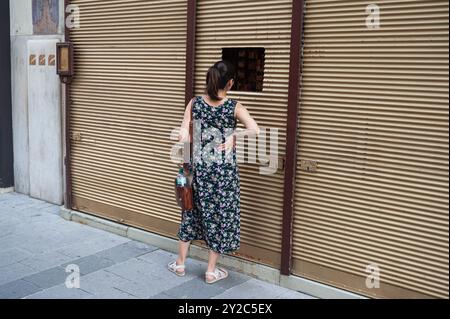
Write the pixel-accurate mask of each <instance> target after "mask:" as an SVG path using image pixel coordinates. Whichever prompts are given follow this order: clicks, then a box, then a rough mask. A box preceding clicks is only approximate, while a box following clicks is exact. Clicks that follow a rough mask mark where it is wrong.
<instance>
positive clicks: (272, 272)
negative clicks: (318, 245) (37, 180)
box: [59, 206, 366, 299]
mask: <svg viewBox="0 0 450 319" xmlns="http://www.w3.org/2000/svg"><path fill="white" fill-rule="evenodd" d="M59 215H60V216H61V217H62V218H64V219H65V220H67V221H72V222H76V223H80V224H83V225H88V226H90V227H94V228H97V229H101V230H105V231H107V232H110V233H113V234H116V235H119V236H122V237H126V238H129V239H131V240H136V241H139V242H143V243H146V244H148V245H151V246H155V247H158V248H160V249H163V250H166V251H169V252H172V253H175V254H176V253H178V241H177V240H175V239H172V238H168V237H164V236H161V235H158V234H155V233H151V232H148V231H144V230H141V229H137V228H134V227H131V226H126V225H122V224H119V223H116V222H113V221H110V220H107V219H104V218H100V217H96V216H93V215H90V214H85V213H81V212H78V211H73V210H69V209H67V208H65V207H64V206H63V207H61V209H60V213H59ZM189 257H191V258H195V259H199V260H202V261H207V260H208V250H207V249H205V248H202V247H199V246H196V245H192V246H191V248H190V252H189ZM218 263H220V264H221V265H223V266H226V267H229V268H232V269H234V270H237V271H239V272H241V273H243V274H245V275H248V276H251V277H254V278H256V279H259V280H262V281H266V282H269V283H271V284H275V285H279V286H281V287H284V288H288V289H291V290H295V291H298V292H301V293H304V294H307V295H310V296H313V297H316V298H320V299H366V297H364V296H361V295H357V294H354V293H352V292H348V291H345V290H342V289H338V288H334V287H331V286H328V285H324V284H321V283H318V282H315V281H312V280H309V279H306V278H301V277H297V276H284V275H281V274H280V271H279V270H277V269H275V268H271V267H269V266H265V265H260V264H257V263H254V262H251V261H248V260H244V259H241V258H237V257H234V256H228V255H222V256H220V257H219V260H218Z"/></svg>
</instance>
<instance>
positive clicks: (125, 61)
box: [71, 0, 187, 236]
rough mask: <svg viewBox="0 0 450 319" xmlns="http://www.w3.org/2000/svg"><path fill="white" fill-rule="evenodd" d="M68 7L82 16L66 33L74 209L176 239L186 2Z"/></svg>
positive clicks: (96, 1)
mask: <svg viewBox="0 0 450 319" xmlns="http://www.w3.org/2000/svg"><path fill="white" fill-rule="evenodd" d="M71 3H72V4H75V5H78V6H79V7H80V10H81V28H79V29H75V30H72V31H71V40H72V41H73V42H74V45H75V67H76V78H75V81H74V83H73V84H72V94H71V100H72V106H71V134H72V138H73V140H72V144H73V145H72V153H71V157H72V178H73V181H72V183H73V203H74V204H73V206H74V208H75V209H78V210H81V211H86V212H90V213H94V214H96V215H100V216H103V217H106V218H110V219H113V220H118V221H120V222H122V223H125V224H129V225H134V226H138V227H141V228H144V229H148V230H152V231H155V232H158V233H162V234H166V235H170V236H174V235H175V234H176V231H177V227H178V224H179V219H180V213H179V209H178V208H177V206H176V204H175V201H174V196H173V184H172V183H173V177H174V174H175V172H176V166H175V165H174V164H173V163H171V161H170V151H171V147H172V144H173V142H172V141H170V132H171V131H172V130H173V129H174V128H177V127H178V126H179V124H180V123H181V120H182V115H183V113H184V108H185V70H186V32H187V31H186V28H187V20H186V19H187V2H186V1H183V0H179V1H178V0H175V1H172V0H165V1H142V0H141V1H138V0H112V1H100V0H73V1H72V2H71ZM168 101H171V102H170V104H168V103H167V102H168Z"/></svg>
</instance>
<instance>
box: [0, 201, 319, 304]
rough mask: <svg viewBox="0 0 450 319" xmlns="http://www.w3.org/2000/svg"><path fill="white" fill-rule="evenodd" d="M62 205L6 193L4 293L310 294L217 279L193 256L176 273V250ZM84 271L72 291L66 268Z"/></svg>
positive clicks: (1, 232) (1, 246) (1, 259)
mask: <svg viewBox="0 0 450 319" xmlns="http://www.w3.org/2000/svg"><path fill="white" fill-rule="evenodd" d="M59 210H60V207H58V206H55V205H52V204H49V203H46V202H43V201H40V200H36V199H32V198H30V197H28V196H24V195H20V194H17V193H8V194H0V299H7V298H8V299H19V298H30V299H42V298H43V299H84V298H87V299H130V298H131V299H136V298H138V299H146V298H147V299H148V298H150V299H209V298H220V299H222V298H223V299H253V298H260V299H272V298H282V299H308V298H311V297H310V296H307V295H305V294H302V293H299V292H296V291H292V290H289V289H286V288H283V287H279V286H276V285H272V284H269V283H266V282H263V281H260V280H257V279H254V278H251V277H248V276H245V275H242V274H240V273H238V272H233V271H230V278H228V280H226V281H223V282H220V283H218V284H216V285H206V284H205V283H204V281H203V276H204V272H205V270H206V263H204V262H201V261H197V260H194V259H189V260H188V261H187V263H186V266H187V275H186V276H185V277H183V278H180V277H177V276H175V275H174V274H172V273H170V272H168V270H167V269H166V265H167V264H168V263H169V262H170V261H172V260H174V258H176V256H175V255H174V254H172V253H170V252H167V251H164V250H161V249H159V248H157V247H152V246H149V245H146V244H143V243H140V242H136V241H133V240H130V239H128V238H124V237H120V236H118V235H114V234H111V233H108V232H106V231H103V230H99V229H95V228H91V227H89V226H85V225H81V224H77V223H74V222H69V221H66V220H64V219H63V218H61V217H60V216H59V215H58V214H59ZM73 265H76V266H77V267H79V270H80V276H81V277H80V288H75V289H69V288H67V287H66V280H67V278H68V276H70V275H71V274H70V273H68V272H66V270H68V269H71V267H73Z"/></svg>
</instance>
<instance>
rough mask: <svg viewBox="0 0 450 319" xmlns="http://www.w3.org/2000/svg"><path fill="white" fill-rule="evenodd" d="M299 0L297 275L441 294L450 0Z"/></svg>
mask: <svg viewBox="0 0 450 319" xmlns="http://www.w3.org/2000/svg"><path fill="white" fill-rule="evenodd" d="M306 3H307V10H306V21H305V22H306V24H305V57H304V77H303V96H302V102H301V103H300V105H301V106H300V107H301V112H300V133H299V134H300V137H299V141H300V143H299V153H298V156H299V171H298V174H297V182H296V183H297V184H296V196H295V222H294V257H295V263H294V268H295V270H294V273H295V274H298V275H301V276H306V277H309V278H312V279H315V280H318V281H323V282H327V283H331V284H333V285H336V286H339V287H344V288H347V289H350V290H353V291H360V292H362V293H364V294H368V295H371V296H377V297H417V296H430V297H444V298H448V1H446V0H445V1H444V0H439V1H436V0H434V1H397V0H396V1H376V2H375V3H377V4H379V7H380V9H381V28H380V29H379V30H368V29H366V27H365V19H366V14H365V8H366V6H367V5H368V4H371V3H372V1H330V0H308V1H306ZM305 159H306V160H317V161H318V163H319V168H318V171H317V172H316V173H306V172H303V171H300V160H305ZM370 263H375V264H377V265H378V266H379V268H380V271H381V287H380V289H367V288H366V286H365V280H366V276H367V275H368V273H366V266H367V265H368V264H370Z"/></svg>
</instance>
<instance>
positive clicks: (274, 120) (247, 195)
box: [195, 0, 292, 266]
mask: <svg viewBox="0 0 450 319" xmlns="http://www.w3.org/2000/svg"><path fill="white" fill-rule="evenodd" d="M291 18H292V1H291V0H289V1H282V0H277V1H236V0H231V1H226V2H220V1H213V0H198V2H197V42H196V52H197V53H196V75H195V90H196V95H202V94H203V93H204V89H205V79H206V73H207V70H208V68H209V67H211V66H212V65H213V64H214V63H215V62H217V61H219V60H221V58H222V48H236V47H244V48H248V47H264V48H265V50H266V51H265V74H264V89H263V92H262V93H260V92H258V93H248V92H230V93H231V94H230V97H231V98H234V99H237V100H238V101H240V102H241V103H242V104H243V105H245V106H246V107H247V108H248V109H249V111H250V113H251V114H252V115H253V116H254V117H255V119H256V121H257V122H258V124H259V125H260V126H261V127H264V128H278V129H279V136H280V138H279V145H280V157H284V154H285V150H284V147H285V143H286V114H287V99H288V84H289V52H290V51H289V50H290V39H291V35H290V33H291ZM239 167H240V176H241V216H242V218H241V221H242V229H241V239H242V249H241V251H240V252H239V254H241V255H245V256H247V257H249V258H252V259H257V260H259V261H260V262H262V263H266V264H270V265H274V266H279V265H280V249H281V248H280V247H281V223H282V213H283V212H282V210H283V202H282V200H283V178H284V173H283V169H282V168H280V169H279V171H278V172H277V173H276V174H274V175H270V176H266V175H260V174H259V165H256V164H240V165H239Z"/></svg>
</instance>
